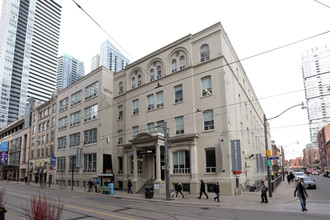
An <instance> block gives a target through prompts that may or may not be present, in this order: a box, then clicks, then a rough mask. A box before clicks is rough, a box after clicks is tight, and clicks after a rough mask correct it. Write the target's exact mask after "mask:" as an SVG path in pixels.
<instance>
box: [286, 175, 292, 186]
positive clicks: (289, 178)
mask: <svg viewBox="0 0 330 220" xmlns="http://www.w3.org/2000/svg"><path fill="white" fill-rule="evenodd" d="M286 179H287V180H288V183H289V184H290V182H291V177H290V174H288V175H287V176H286Z"/></svg>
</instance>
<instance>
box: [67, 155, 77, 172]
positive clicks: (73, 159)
mask: <svg viewBox="0 0 330 220" xmlns="http://www.w3.org/2000/svg"><path fill="white" fill-rule="evenodd" d="M69 161H70V163H69V172H70V173H71V172H72V171H73V172H74V173H76V172H79V169H78V168H77V165H76V164H77V155H72V156H69Z"/></svg>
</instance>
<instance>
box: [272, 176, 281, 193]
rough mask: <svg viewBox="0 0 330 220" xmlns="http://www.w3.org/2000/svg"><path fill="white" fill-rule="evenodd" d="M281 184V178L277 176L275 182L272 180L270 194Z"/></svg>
mask: <svg viewBox="0 0 330 220" xmlns="http://www.w3.org/2000/svg"><path fill="white" fill-rule="evenodd" d="M281 182H282V176H278V177H277V178H276V179H275V180H272V183H271V184H272V192H273V191H274V190H275V189H276V187H277V186H278V185H280V183H281Z"/></svg>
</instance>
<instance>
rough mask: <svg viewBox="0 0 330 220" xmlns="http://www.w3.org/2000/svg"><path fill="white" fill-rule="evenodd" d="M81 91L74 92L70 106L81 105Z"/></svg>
mask: <svg viewBox="0 0 330 220" xmlns="http://www.w3.org/2000/svg"><path fill="white" fill-rule="evenodd" d="M81 94H82V92H81V90H80V91H79V92H76V93H75V94H73V95H71V106H75V105H78V104H79V103H81Z"/></svg>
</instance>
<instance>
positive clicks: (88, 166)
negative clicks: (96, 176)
mask: <svg viewBox="0 0 330 220" xmlns="http://www.w3.org/2000/svg"><path fill="white" fill-rule="evenodd" d="M84 172H96V153H93V154H84Z"/></svg>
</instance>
